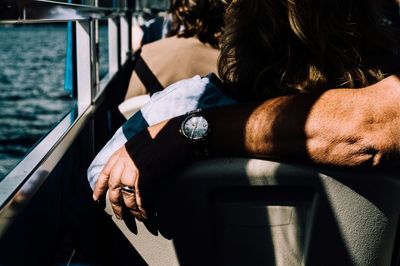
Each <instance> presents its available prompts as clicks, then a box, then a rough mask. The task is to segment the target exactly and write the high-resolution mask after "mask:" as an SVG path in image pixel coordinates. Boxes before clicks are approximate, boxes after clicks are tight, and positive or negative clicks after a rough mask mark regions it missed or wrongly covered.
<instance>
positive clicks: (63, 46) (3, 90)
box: [0, 23, 74, 179]
mask: <svg viewBox="0 0 400 266" xmlns="http://www.w3.org/2000/svg"><path fill="white" fill-rule="evenodd" d="M67 29H68V27H67V23H51V24H19V25H15V24H13V25H9V24H0V40H1V42H0V109H1V115H0V179H2V178H3V177H4V176H5V175H6V174H7V173H8V172H9V171H10V170H12V168H13V167H14V166H15V165H16V164H17V163H18V162H19V161H20V160H21V159H22V158H23V157H24V155H25V154H26V153H27V152H28V151H29V150H30V149H31V148H32V147H33V146H34V145H35V144H36V143H37V142H38V140H39V139H40V138H41V137H43V136H44V135H45V134H46V133H47V132H49V130H50V129H51V128H52V127H53V126H54V125H55V124H56V123H57V122H58V121H59V120H60V119H61V118H62V117H63V116H65V114H67V113H68V112H69V111H70V110H71V107H72V105H73V103H74V100H73V99H72V97H71V96H70V94H71V92H70V90H71V84H70V85H69V88H67V90H65V89H64V79H65V78H67V77H68V76H69V77H72V76H73V75H67V74H66V73H65V69H68V67H67V66H66V62H67V61H68V60H66V54H67V43H68V42H67V39H68V37H67V31H68V30H67ZM72 83H73V82H72ZM68 89H69V90H68Z"/></svg>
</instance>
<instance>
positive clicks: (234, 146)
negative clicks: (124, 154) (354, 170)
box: [149, 76, 400, 167]
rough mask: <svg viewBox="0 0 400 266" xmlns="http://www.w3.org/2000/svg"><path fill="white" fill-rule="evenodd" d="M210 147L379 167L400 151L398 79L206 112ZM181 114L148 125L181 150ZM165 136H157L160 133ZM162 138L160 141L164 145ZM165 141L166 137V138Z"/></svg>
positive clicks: (153, 133)
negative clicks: (209, 132) (209, 130)
mask: <svg viewBox="0 0 400 266" xmlns="http://www.w3.org/2000/svg"><path fill="white" fill-rule="evenodd" d="M205 115H206V116H207V118H208V120H209V121H210V123H211V125H212V134H211V143H210V151H211V153H212V154H214V155H222V156H232V155H233V156H251V157H260V158H269V159H280V160H283V159H284V160H291V159H293V160H297V161H303V162H312V163H317V164H323V165H332V166H346V167H348V166H350V167H352V166H363V165H367V166H379V165H385V163H386V162H393V161H394V159H395V158H398V157H399V154H400V81H399V79H398V78H397V77H396V76H391V77H389V78H386V79H384V80H383V81H381V82H379V83H377V84H375V85H373V86H370V87H367V88H363V89H333V90H328V91H326V92H325V93H323V94H321V95H310V94H302V95H295V96H286V97H278V98H274V99H270V100H267V101H264V102H260V103H249V104H239V105H234V106H228V107H219V108H214V109H209V110H205ZM182 119H183V118H182V117H178V118H174V119H172V120H170V121H164V122H162V123H160V124H158V125H156V126H153V127H150V128H149V133H150V135H151V137H152V138H153V139H157V136H166V138H165V139H169V140H170V141H169V142H171V140H173V142H174V147H176V148H182V149H181V153H183V152H184V151H187V153H190V145H187V143H186V144H185V140H184V139H183V137H181V136H177V135H179V133H178V128H179V125H180V123H181V121H182ZM162 131H163V132H164V133H165V134H159V133H160V132H162ZM162 139H163V137H161V140H160V143H161V145H160V146H162V143H165V142H164V141H163V140H162ZM165 141H168V140H165Z"/></svg>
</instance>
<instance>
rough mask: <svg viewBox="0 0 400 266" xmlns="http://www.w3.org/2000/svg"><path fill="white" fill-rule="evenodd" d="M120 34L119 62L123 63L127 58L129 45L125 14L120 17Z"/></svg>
mask: <svg viewBox="0 0 400 266" xmlns="http://www.w3.org/2000/svg"><path fill="white" fill-rule="evenodd" d="M120 29H121V32H120V35H121V64H123V63H125V61H126V60H127V59H128V55H129V52H130V49H129V48H130V47H129V23H128V20H127V17H126V14H125V16H121V17H120Z"/></svg>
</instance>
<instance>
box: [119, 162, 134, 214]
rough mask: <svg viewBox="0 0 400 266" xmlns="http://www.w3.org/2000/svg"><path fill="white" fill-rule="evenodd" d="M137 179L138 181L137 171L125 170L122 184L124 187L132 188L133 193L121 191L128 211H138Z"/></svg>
mask: <svg viewBox="0 0 400 266" xmlns="http://www.w3.org/2000/svg"><path fill="white" fill-rule="evenodd" d="M135 179H137V171H134V170H133V169H128V168H125V169H124V171H123V173H122V176H121V183H122V185H123V186H127V187H129V188H132V192H130V191H127V190H124V189H121V193H122V199H123V202H124V205H125V206H126V207H127V208H128V209H130V210H134V211H137V210H138V206H137V204H136V191H135Z"/></svg>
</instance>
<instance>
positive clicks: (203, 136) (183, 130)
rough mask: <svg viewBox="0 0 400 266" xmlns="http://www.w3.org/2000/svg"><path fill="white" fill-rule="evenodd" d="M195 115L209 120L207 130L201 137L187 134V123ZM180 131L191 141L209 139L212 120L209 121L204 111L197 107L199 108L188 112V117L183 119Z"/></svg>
mask: <svg viewBox="0 0 400 266" xmlns="http://www.w3.org/2000/svg"><path fill="white" fill-rule="evenodd" d="M194 117H200V118H202V119H204V120H205V121H206V122H207V129H206V131H205V132H204V133H202V134H201V136H200V137H196V138H193V137H192V136H189V135H187V133H186V130H185V126H186V124H187V123H188V122H189V121H190V120H191V119H192V118H194ZM179 131H180V133H181V134H182V135H183V136H184V137H185V138H186V139H188V140H190V141H191V142H203V141H204V140H205V139H207V137H208V136H209V134H210V131H211V125H210V122H209V121H208V119H207V118H206V117H205V116H204V115H203V113H202V111H201V110H200V109H197V110H194V111H192V112H189V113H187V115H186V117H185V118H184V119H183V121H182V123H181V125H180V128H179Z"/></svg>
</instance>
